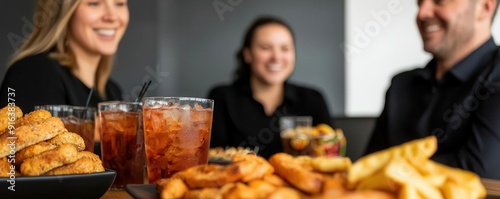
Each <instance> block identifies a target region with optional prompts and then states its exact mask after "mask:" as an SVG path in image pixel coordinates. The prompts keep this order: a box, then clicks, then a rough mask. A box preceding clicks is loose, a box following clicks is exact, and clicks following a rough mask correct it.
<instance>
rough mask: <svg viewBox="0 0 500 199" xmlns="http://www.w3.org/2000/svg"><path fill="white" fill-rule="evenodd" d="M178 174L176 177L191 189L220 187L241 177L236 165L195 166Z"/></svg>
mask: <svg viewBox="0 0 500 199" xmlns="http://www.w3.org/2000/svg"><path fill="white" fill-rule="evenodd" d="M180 173H182V174H179V175H177V176H180V178H181V179H184V181H185V182H186V184H187V185H188V187H189V188H191V189H196V188H207V187H221V186H223V185H225V184H227V183H231V182H236V181H237V180H240V179H241V177H242V175H241V171H240V167H239V166H237V165H236V164H230V165H228V166H222V165H214V164H208V165H197V166H194V167H191V168H189V169H187V170H184V171H183V172H180ZM174 176H176V175H174Z"/></svg>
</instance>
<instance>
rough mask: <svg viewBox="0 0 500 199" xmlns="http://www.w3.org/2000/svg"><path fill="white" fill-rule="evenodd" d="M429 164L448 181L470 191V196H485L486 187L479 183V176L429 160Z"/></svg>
mask: <svg viewBox="0 0 500 199" xmlns="http://www.w3.org/2000/svg"><path fill="white" fill-rule="evenodd" d="M428 164H429V165H431V166H433V167H435V169H436V170H437V171H438V172H439V173H442V174H444V175H446V177H447V179H448V180H449V181H453V182H455V183H456V184H458V185H460V186H461V187H465V188H466V189H467V190H468V191H469V192H470V194H471V195H470V197H471V198H484V197H486V188H484V186H483V184H482V183H481V179H480V178H479V176H478V175H477V174H475V173H473V172H470V171H466V170H461V169H457V168H452V167H449V166H446V165H442V164H439V163H437V162H434V161H430V160H429V163H428Z"/></svg>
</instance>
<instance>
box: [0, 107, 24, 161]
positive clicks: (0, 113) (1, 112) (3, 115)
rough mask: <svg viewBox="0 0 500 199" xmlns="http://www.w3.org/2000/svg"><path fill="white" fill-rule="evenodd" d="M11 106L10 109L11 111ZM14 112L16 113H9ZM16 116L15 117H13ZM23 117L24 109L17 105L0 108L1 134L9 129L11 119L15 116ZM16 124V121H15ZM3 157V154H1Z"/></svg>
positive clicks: (16, 117)
mask: <svg viewBox="0 0 500 199" xmlns="http://www.w3.org/2000/svg"><path fill="white" fill-rule="evenodd" d="M9 108H10V111H9ZM12 113H14V114H15V115H9V114H12ZM12 116H15V117H12ZM21 117H23V111H22V110H21V109H20V108H19V107H17V106H14V107H12V106H5V107H3V108H2V109H0V135H2V134H4V133H5V132H7V131H8V128H9V121H10V120H12V119H13V118H15V120H19V118H21ZM14 124H15V121H14ZM0 157H2V156H0Z"/></svg>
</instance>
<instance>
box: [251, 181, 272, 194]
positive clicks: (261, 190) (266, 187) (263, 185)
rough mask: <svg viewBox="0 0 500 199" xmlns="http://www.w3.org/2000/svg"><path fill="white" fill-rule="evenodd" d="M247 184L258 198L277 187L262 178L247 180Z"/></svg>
mask: <svg viewBox="0 0 500 199" xmlns="http://www.w3.org/2000/svg"><path fill="white" fill-rule="evenodd" d="M248 186H249V187H250V188H252V189H254V190H255V191H256V193H257V197H258V198H267V197H268V196H269V195H270V194H271V193H273V192H274V191H275V190H276V188H277V187H276V185H273V184H271V183H269V182H266V181H264V180H252V181H250V182H248Z"/></svg>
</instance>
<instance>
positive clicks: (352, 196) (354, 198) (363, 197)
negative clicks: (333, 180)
mask: <svg viewBox="0 0 500 199" xmlns="http://www.w3.org/2000/svg"><path fill="white" fill-rule="evenodd" d="M328 198H330V197H328ZM325 199H326V198H325ZM338 199H396V196H394V194H391V193H387V192H383V191H377V190H360V191H354V192H348V193H345V194H343V195H341V196H339V197H338Z"/></svg>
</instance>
